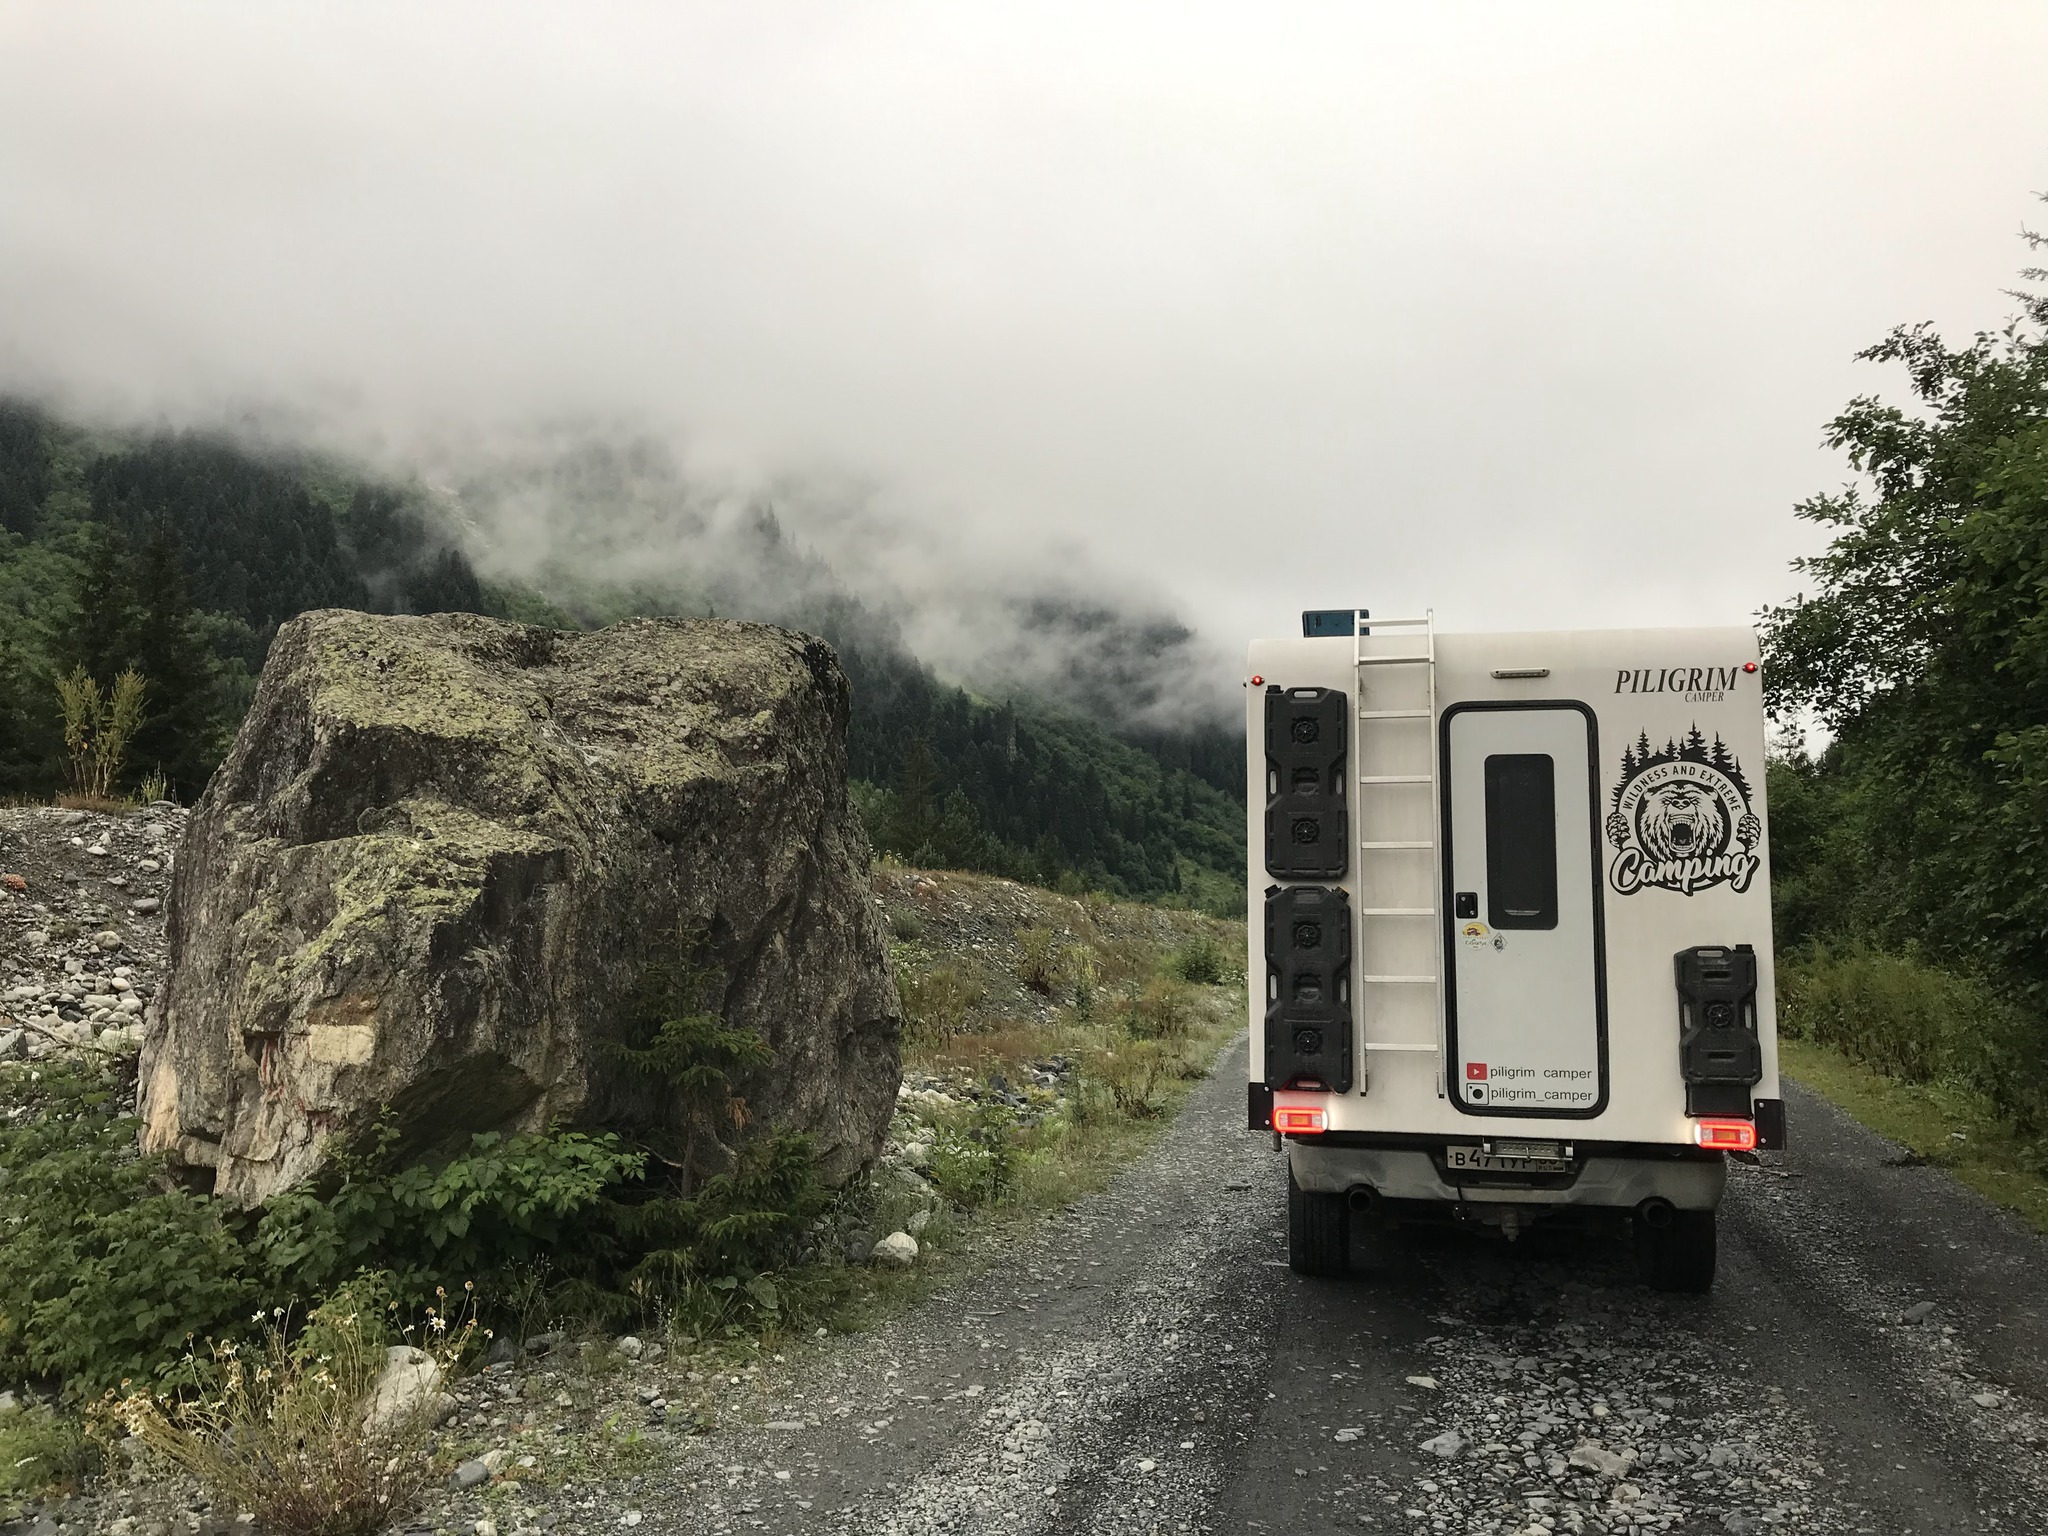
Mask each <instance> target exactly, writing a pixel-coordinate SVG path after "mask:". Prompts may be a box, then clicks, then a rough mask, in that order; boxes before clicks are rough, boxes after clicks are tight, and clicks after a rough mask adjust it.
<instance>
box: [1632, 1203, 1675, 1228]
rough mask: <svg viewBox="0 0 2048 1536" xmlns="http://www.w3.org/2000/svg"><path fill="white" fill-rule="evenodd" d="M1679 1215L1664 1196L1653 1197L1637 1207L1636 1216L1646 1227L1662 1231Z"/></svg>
mask: <svg viewBox="0 0 2048 1536" xmlns="http://www.w3.org/2000/svg"><path fill="white" fill-rule="evenodd" d="M1677 1215H1678V1213H1677V1212H1676V1211H1675V1210H1673V1209H1672V1207H1671V1202H1670V1201H1669V1200H1666V1199H1665V1198H1664V1197H1663V1196H1662V1195H1652V1196H1650V1198H1649V1199H1647V1200H1645V1201H1644V1202H1643V1203H1642V1204H1641V1205H1639V1206H1637V1207H1636V1216H1637V1218H1638V1219H1639V1220H1640V1221H1641V1222H1642V1223H1643V1225H1644V1226H1646V1227H1651V1228H1656V1229H1659V1230H1661V1229H1662V1228H1664V1227H1668V1226H1670V1225H1671V1223H1672V1221H1673V1220H1675V1219H1676V1217H1677Z"/></svg>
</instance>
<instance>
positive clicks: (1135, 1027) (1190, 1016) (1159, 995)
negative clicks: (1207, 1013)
mask: <svg viewBox="0 0 2048 1536" xmlns="http://www.w3.org/2000/svg"><path fill="white" fill-rule="evenodd" d="M1121 1015H1122V1023H1123V1026H1124V1028H1125V1029H1126V1030H1127V1031H1129V1032H1130V1034H1131V1035H1132V1036H1133V1037H1134V1038H1136V1039H1139V1040H1185V1039H1186V1038H1187V1036H1188V1032H1189V1031H1190V1030H1191V1029H1193V1028H1194V1023H1195V999H1194V993H1193V990H1192V989H1191V988H1190V987H1189V986H1188V984H1187V983H1186V982H1184V981H1175V980H1173V979H1172V978H1171V977H1166V976H1155V977H1153V978H1152V980H1150V981H1148V982H1146V983H1145V986H1144V989H1143V990H1142V991H1140V992H1139V993H1138V995H1137V996H1136V997H1132V998H1126V999H1125V1000H1124V1004H1123V1007H1122V1010H1121Z"/></svg>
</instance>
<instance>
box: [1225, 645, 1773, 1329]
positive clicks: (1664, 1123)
mask: <svg viewBox="0 0 2048 1536" xmlns="http://www.w3.org/2000/svg"><path fill="white" fill-rule="evenodd" d="M1759 667H1760V661H1759V657H1758V652H1757V643H1756V637H1755V635H1754V634H1752V633H1751V632H1750V631H1748V630H1746V629H1669V630H1611V631H1600V630H1588V631H1573V632H1565V633H1555V634H1437V633H1436V632H1435V627H1434V625H1433V623H1432V622H1431V620H1430V619H1429V618H1428V617H1427V616H1425V617H1423V618H1419V619H1412V618H1401V619H1391V620H1389V619H1373V618H1371V617H1370V615H1369V614H1368V613H1367V612H1365V611H1363V610H1338V611H1334V612H1329V611H1324V612H1312V613H1308V614H1305V615H1304V616H1303V621H1302V636H1301V638H1300V639H1292V638H1289V639H1284V640H1260V641H1256V642H1254V643H1253V645H1252V647H1251V653H1250V658H1249V663H1248V665H1247V668H1246V674H1245V681H1246V699H1247V710H1248V713H1247V718H1246V726H1247V733H1248V738H1249V741H1248V746H1249V753H1248V757H1249V761H1248V769H1249V774H1250V785H1251V790H1252V793H1251V795H1250V808H1249V817H1248V828H1247V831H1248V837H1249V855H1250V856H1249V858H1248V860H1247V863H1248V866H1249V869H1250V888H1249V890H1248V892H1247V896H1248V903H1249V904H1248V908H1247V910H1248V912H1249V916H1250V929H1251V933H1250V951H1249V952H1250V954H1252V955H1253V956H1255V957H1257V956H1263V957H1264V964H1263V967H1261V965H1260V964H1259V962H1258V961H1257V960H1256V959H1255V960H1254V962H1253V965H1252V974H1253V976H1254V978H1258V977H1260V976H1261V974H1263V980H1264V985H1263V986H1260V985H1258V984H1257V983H1256V981H1255V984H1254V985H1253V987H1252V988H1251V989H1250V990H1251V995H1252V1004H1251V1081H1250V1084H1249V1087H1250V1094H1249V1118H1250V1124H1251V1126H1252V1128H1253V1129H1255V1130H1262V1131H1271V1132H1272V1133H1273V1134H1274V1136H1275V1138H1276V1142H1278V1143H1281V1144H1284V1146H1285V1148H1286V1151H1287V1163H1288V1179H1287V1206H1288V1222H1287V1230H1288V1256H1289V1260H1290V1262H1291V1263H1292V1265H1293V1267H1294V1268H1295V1269H1296V1270H1298V1271H1300V1272H1301V1273H1304V1274H1311V1275H1338V1274H1342V1273H1344V1272H1345V1270H1346V1268H1347V1266H1348V1263H1349V1259H1350V1255H1351V1253H1352V1249H1353V1245H1354V1243H1355V1242H1364V1241H1369V1240H1370V1238H1371V1235H1372V1234H1373V1233H1375V1232H1379V1231H1383V1230H1384V1229H1385V1227H1386V1225H1387V1224H1389V1223H1397V1222H1409V1221H1419V1220H1428V1219H1436V1220H1452V1221H1459V1222H1465V1223H1470V1224H1474V1225H1482V1226H1485V1227H1489V1228H1494V1229H1497V1230H1498V1231H1499V1233H1500V1234H1501V1235H1503V1236H1505V1237H1507V1238H1509V1239H1514V1238H1515V1237H1517V1236H1518V1235H1520V1234H1521V1233H1522V1232H1524V1231H1526V1230H1527V1229H1529V1228H1531V1227H1534V1226H1536V1225H1538V1224H1540V1223H1553V1224H1555V1223H1564V1222H1576V1223H1580V1224H1604V1225H1609V1226H1612V1227H1615V1228H1620V1229H1624V1230H1626V1231H1628V1232H1629V1234H1630V1235H1631V1238H1632V1240H1633V1242H1634V1243H1635V1245H1636V1255H1637V1259H1638V1262H1639V1264H1640V1266H1641V1269H1642V1274H1643V1278H1644V1279H1645V1280H1646V1281H1647V1282H1648V1283H1649V1284H1651V1285H1653V1286H1656V1287H1659V1288H1661V1289H1667V1290H1680V1291H1704V1290H1708V1289H1710V1288H1711V1287H1712V1285H1713V1277H1714V1212H1715V1209H1716V1207H1717V1206H1718V1205H1719V1204H1720V1200H1721V1192H1722V1188H1723V1186H1724V1184H1725V1182H1726V1179H1727V1159H1728V1157H1729V1156H1730V1155H1731V1154H1749V1153H1751V1152H1752V1150H1753V1149H1755V1148H1759V1147H1777V1146H1782V1145H1783V1144H1784V1136H1785V1119H1784V1104H1783V1101H1782V1100H1781V1099H1780V1097H1779V1092H1778V1063H1777V1041H1776V1032H1775V1021H1774V1015H1773V999H1772V976H1771V899H1770V860H1769V846H1768V830H1767V829H1768V818H1767V816H1766V814H1765V808H1764V774H1763V758H1764V723H1763V722H1764V712H1763V690H1762V678H1761V675H1760V672H1759Z"/></svg>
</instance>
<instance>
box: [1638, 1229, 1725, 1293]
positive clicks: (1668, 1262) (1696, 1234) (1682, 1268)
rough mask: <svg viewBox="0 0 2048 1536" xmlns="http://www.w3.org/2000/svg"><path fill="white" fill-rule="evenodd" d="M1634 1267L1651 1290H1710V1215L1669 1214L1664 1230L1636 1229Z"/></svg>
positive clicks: (1711, 1230) (1712, 1232)
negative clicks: (1669, 1220)
mask: <svg viewBox="0 0 2048 1536" xmlns="http://www.w3.org/2000/svg"><path fill="white" fill-rule="evenodd" d="M1636 1267H1637V1268H1638V1270H1640V1272H1641V1274H1642V1277H1643V1282H1644V1283H1645V1284H1646V1285H1648V1286H1650V1287H1651V1288H1652V1289H1653V1290H1659V1291H1689V1292H1692V1293H1694V1294H1695V1295H1704V1294H1705V1293H1706V1292H1708V1291H1711V1290H1712V1289H1713V1288H1714V1213H1713V1212H1712V1211H1673V1212H1672V1213H1671V1222H1670V1225H1668V1226H1663V1227H1653V1226H1650V1225H1648V1224H1647V1223H1643V1222H1638V1223H1637V1225H1636Z"/></svg>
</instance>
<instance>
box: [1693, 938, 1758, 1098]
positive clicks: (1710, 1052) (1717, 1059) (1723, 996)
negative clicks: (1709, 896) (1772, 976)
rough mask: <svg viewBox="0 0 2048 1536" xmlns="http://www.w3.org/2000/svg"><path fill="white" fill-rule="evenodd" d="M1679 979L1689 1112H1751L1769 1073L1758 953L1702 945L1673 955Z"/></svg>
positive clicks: (1739, 947)
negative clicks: (1755, 1090)
mask: <svg viewBox="0 0 2048 1536" xmlns="http://www.w3.org/2000/svg"><path fill="white" fill-rule="evenodd" d="M1672 962H1673V969H1674V970H1675V972H1676V974H1677V981H1678V1065H1679V1071H1680V1072H1681V1073H1682V1074H1683V1076H1684V1078H1685V1097H1686V1112H1687V1113H1688V1114H1694V1115H1721V1114H1735V1115H1747V1114H1749V1113H1750V1102H1749V1090H1750V1089H1751V1087H1753V1086H1754V1085H1755V1084H1756V1083H1757V1082H1759V1081H1760V1080H1761V1079H1762V1078H1763V1075H1764V1048H1763V1042H1762V1041H1761V1040H1760V1039H1758V1038H1757V1028H1756V951H1754V950H1753V949H1751V948H1750V947H1749V946H1748V945H1747V944H1738V945H1736V946H1735V947H1734V948H1732V949H1730V948H1727V947H1725V946H1720V945H1711V944H1703V945H1699V946H1697V947H1695V948H1693V949H1682V950H1680V951H1679V952H1678V953H1677V954H1676V955H1674V956H1673V957H1672Z"/></svg>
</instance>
